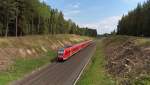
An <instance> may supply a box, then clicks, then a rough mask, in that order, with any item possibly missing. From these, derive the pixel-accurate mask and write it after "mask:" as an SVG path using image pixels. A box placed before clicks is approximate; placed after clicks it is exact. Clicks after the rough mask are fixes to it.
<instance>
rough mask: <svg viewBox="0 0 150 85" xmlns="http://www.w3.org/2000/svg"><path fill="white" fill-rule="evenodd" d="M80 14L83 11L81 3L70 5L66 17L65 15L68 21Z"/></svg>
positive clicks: (65, 12) (65, 10) (65, 11)
mask: <svg viewBox="0 0 150 85" xmlns="http://www.w3.org/2000/svg"><path fill="white" fill-rule="evenodd" d="M80 12H81V10H80V3H79V2H77V3H73V4H69V5H68V6H66V7H65V9H64V15H65V18H66V19H69V18H71V17H74V16H76V15H77V14H79V13H80Z"/></svg>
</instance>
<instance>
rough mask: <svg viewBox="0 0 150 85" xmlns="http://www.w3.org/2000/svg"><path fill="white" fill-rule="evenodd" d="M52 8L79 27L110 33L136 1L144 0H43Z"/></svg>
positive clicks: (134, 5)
mask: <svg viewBox="0 0 150 85" xmlns="http://www.w3.org/2000/svg"><path fill="white" fill-rule="evenodd" d="M44 1H45V2H46V3H47V4H48V5H50V6H51V7H52V8H57V9H58V10H60V11H62V12H63V13H64V17H65V19H71V20H72V21H74V22H75V23H77V24H78V25H79V26H80V27H90V28H92V29H97V32H98V34H104V33H110V32H112V31H113V30H115V29H116V28H117V24H118V21H119V20H120V19H121V17H122V16H123V15H124V14H127V13H128V11H131V10H133V9H134V8H135V7H136V6H137V4H138V3H143V2H144V1H146V0H44Z"/></svg>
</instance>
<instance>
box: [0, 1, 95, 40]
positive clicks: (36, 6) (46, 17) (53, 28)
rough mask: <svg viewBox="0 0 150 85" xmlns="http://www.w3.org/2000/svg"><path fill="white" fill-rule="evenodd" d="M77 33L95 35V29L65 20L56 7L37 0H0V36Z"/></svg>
mask: <svg viewBox="0 0 150 85" xmlns="http://www.w3.org/2000/svg"><path fill="white" fill-rule="evenodd" d="M39 34H41V35H42V34H78V35H86V36H93V37H95V36H97V31H96V30H95V29H90V28H87V27H86V28H81V27H79V26H78V25H77V24H76V23H74V22H73V21H72V20H70V19H69V20H65V19H64V15H63V13H62V12H61V11H59V10H58V9H53V8H51V7H50V6H49V5H47V4H46V3H44V2H40V1H39V0H0V36H6V37H7V36H24V35H39Z"/></svg>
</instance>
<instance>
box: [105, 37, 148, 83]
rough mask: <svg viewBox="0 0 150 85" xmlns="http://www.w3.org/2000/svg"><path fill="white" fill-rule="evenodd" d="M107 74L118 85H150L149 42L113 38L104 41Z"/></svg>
mask: <svg viewBox="0 0 150 85" xmlns="http://www.w3.org/2000/svg"><path fill="white" fill-rule="evenodd" d="M103 42H105V47H106V48H105V52H106V60H107V65H106V69H107V71H108V73H110V74H112V76H114V77H115V78H116V79H117V80H118V85H150V40H149V39H146V38H137V37H128V36H113V37H108V38H106V39H104V41H103Z"/></svg>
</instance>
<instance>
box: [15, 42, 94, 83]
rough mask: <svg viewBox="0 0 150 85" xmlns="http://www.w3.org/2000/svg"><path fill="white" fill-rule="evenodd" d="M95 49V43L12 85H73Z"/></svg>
mask: <svg viewBox="0 0 150 85" xmlns="http://www.w3.org/2000/svg"><path fill="white" fill-rule="evenodd" d="M94 51H95V43H93V44H92V45H90V46H89V47H87V48H85V49H84V50H81V51H80V52H79V53H77V54H75V55H74V56H72V57H71V58H70V59H69V60H68V61H65V62H62V63H58V62H54V63H52V64H51V65H48V66H47V67H45V68H43V69H42V70H40V71H38V72H35V73H34V74H32V75H30V76H28V77H26V78H25V79H23V80H20V81H17V82H16V83H15V84H13V85H73V83H74V82H75V80H76V79H77V77H78V76H79V74H80V72H81V70H82V69H83V67H84V66H85V64H86V63H87V61H88V60H89V58H90V57H91V56H92V54H93V53H94Z"/></svg>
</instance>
